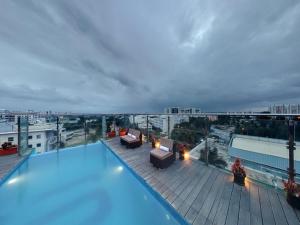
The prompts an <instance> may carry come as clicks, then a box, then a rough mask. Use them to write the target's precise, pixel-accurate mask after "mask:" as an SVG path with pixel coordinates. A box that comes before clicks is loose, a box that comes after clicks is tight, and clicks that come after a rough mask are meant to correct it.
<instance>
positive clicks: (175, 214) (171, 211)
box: [100, 140, 191, 225]
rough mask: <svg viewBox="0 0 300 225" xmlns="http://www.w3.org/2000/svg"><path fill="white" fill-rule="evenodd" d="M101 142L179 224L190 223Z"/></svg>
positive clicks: (186, 224)
mask: <svg viewBox="0 0 300 225" xmlns="http://www.w3.org/2000/svg"><path fill="white" fill-rule="evenodd" d="M100 142H101V143H103V145H104V146H105V147H106V148H107V149H108V150H109V151H110V152H112V153H113V155H114V156H116V158H117V159H118V160H119V161H120V162H121V163H122V164H123V165H124V166H125V167H126V168H127V169H128V170H129V171H130V172H131V173H132V175H133V176H134V177H135V178H136V179H137V180H138V181H139V182H141V184H142V185H143V186H144V187H145V188H147V190H149V191H150V193H151V194H152V195H153V196H154V197H155V198H156V199H157V200H158V201H159V202H160V203H161V204H162V205H163V207H165V208H166V209H167V210H168V211H169V212H170V213H171V214H172V216H174V218H175V219H176V220H177V221H178V222H179V223H180V224H184V225H191V224H190V223H189V222H187V221H186V220H185V219H184V218H183V216H181V215H180V214H179V213H178V212H177V211H176V209H174V207H173V206H172V205H171V204H170V203H168V202H167V201H166V200H165V199H164V198H163V197H162V196H161V195H160V193H158V192H157V191H156V190H154V189H153V188H152V187H151V185H149V184H148V183H147V182H146V181H145V180H144V179H143V178H142V177H141V176H140V175H138V174H137V173H136V172H135V171H134V169H132V168H131V167H130V166H128V164H127V163H126V162H125V161H124V160H123V159H122V158H121V157H120V156H119V155H118V154H117V153H115V152H114V151H113V150H112V149H111V148H110V146H108V145H107V143H106V142H105V141H103V140H101V141H100Z"/></svg>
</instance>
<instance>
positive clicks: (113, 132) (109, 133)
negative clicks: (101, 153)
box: [107, 130, 116, 138]
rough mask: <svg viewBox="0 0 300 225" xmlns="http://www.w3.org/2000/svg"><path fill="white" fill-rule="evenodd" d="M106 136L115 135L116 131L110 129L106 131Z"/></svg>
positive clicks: (111, 136)
mask: <svg viewBox="0 0 300 225" xmlns="http://www.w3.org/2000/svg"><path fill="white" fill-rule="evenodd" d="M107 136H108V137H109V138H113V137H115V136H116V131H114V130H112V131H110V132H108V133H107Z"/></svg>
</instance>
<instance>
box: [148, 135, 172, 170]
mask: <svg viewBox="0 0 300 225" xmlns="http://www.w3.org/2000/svg"><path fill="white" fill-rule="evenodd" d="M175 159H176V152H175V151H174V142H173V140H170V139H166V138H161V139H160V149H153V150H151V152H150V162H151V163H152V164H153V166H155V167H156V168H160V169H164V168H167V167H168V166H170V165H171V164H172V163H173V162H174V161H175Z"/></svg>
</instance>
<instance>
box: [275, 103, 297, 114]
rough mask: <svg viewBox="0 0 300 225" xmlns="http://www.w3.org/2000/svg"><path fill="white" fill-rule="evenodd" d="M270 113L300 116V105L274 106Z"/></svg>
mask: <svg viewBox="0 0 300 225" xmlns="http://www.w3.org/2000/svg"><path fill="white" fill-rule="evenodd" d="M269 112H270V113H274V114H300V104H288V105H287V104H282V105H272V106H270V107H269Z"/></svg>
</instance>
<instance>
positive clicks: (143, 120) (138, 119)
mask: <svg viewBox="0 0 300 225" xmlns="http://www.w3.org/2000/svg"><path fill="white" fill-rule="evenodd" d="M148 119H149V117H148ZM129 121H130V123H132V124H136V125H137V126H138V128H140V129H147V116H146V115H137V116H130V117H129ZM148 129H149V131H151V130H152V125H151V123H148Z"/></svg>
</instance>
